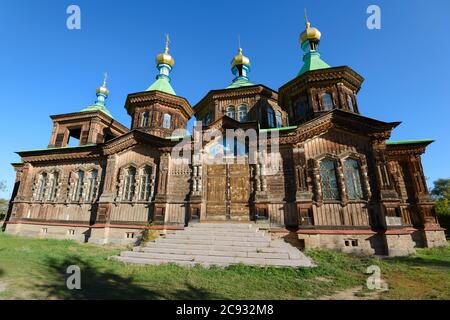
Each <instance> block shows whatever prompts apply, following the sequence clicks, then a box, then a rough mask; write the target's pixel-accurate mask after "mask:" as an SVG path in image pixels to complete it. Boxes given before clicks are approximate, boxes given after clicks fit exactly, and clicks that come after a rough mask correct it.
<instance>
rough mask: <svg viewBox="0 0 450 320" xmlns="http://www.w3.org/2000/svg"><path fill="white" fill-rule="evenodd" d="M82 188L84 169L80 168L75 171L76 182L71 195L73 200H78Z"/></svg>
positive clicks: (81, 193)
mask: <svg viewBox="0 0 450 320" xmlns="http://www.w3.org/2000/svg"><path fill="white" fill-rule="evenodd" d="M83 189H84V171H82V170H80V171H78V172H77V182H76V183H75V192H74V195H73V200H74V201H80V200H81V196H82V195H83Z"/></svg>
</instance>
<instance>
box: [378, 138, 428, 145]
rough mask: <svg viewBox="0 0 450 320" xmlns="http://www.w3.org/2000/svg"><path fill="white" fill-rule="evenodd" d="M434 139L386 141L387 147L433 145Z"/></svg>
mask: <svg viewBox="0 0 450 320" xmlns="http://www.w3.org/2000/svg"><path fill="white" fill-rule="evenodd" d="M432 142H434V140H433V139H419V140H399V141H386V144H387V145H400V144H421V143H432Z"/></svg>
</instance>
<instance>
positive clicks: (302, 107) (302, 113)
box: [294, 100, 308, 118]
mask: <svg viewBox="0 0 450 320" xmlns="http://www.w3.org/2000/svg"><path fill="white" fill-rule="evenodd" d="M294 112H295V114H296V116H297V118H305V117H306V114H307V112H308V108H307V104H306V103H305V101H303V100H299V101H297V104H296V106H295V111H294Z"/></svg>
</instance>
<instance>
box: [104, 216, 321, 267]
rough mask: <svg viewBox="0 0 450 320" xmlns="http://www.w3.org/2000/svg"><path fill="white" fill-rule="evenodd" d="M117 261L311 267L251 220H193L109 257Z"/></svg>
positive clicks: (308, 262) (286, 244)
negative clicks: (179, 228)
mask: <svg viewBox="0 0 450 320" xmlns="http://www.w3.org/2000/svg"><path fill="white" fill-rule="evenodd" d="M112 259H114V260H117V261H122V262H125V263H133V264H143V265H160V264H166V263H175V264H178V265H183V266H195V265H196V264H201V265H203V266H205V267H209V266H213V265H215V266H221V267H225V266H229V265H232V264H239V263H243V264H247V265H257V266H276V267H311V266H314V265H313V263H312V261H311V260H310V259H309V258H307V257H306V256H305V255H304V254H303V253H302V252H301V251H299V250H298V249H296V248H294V247H292V246H291V245H290V244H288V243H286V242H284V241H282V240H272V239H271V238H270V236H269V235H266V234H265V233H264V232H260V231H258V229H257V228H256V227H255V226H254V225H252V224H234V223H233V224H225V223H224V224H212V223H211V224H210V223H205V224H194V225H193V226H190V227H188V228H186V229H185V230H183V231H177V232H176V233H174V234H168V235H166V236H164V237H161V238H158V239H156V240H155V241H154V242H150V243H148V244H146V245H145V246H142V247H135V248H134V249H133V251H124V252H122V253H121V254H120V256H116V257H112Z"/></svg>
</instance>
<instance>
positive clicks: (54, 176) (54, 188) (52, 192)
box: [47, 171, 59, 201]
mask: <svg viewBox="0 0 450 320" xmlns="http://www.w3.org/2000/svg"><path fill="white" fill-rule="evenodd" d="M58 184H59V172H58V171H53V172H52V173H51V176H50V189H49V193H48V197H47V200H48V201H55V200H56V195H57V192H58Z"/></svg>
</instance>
